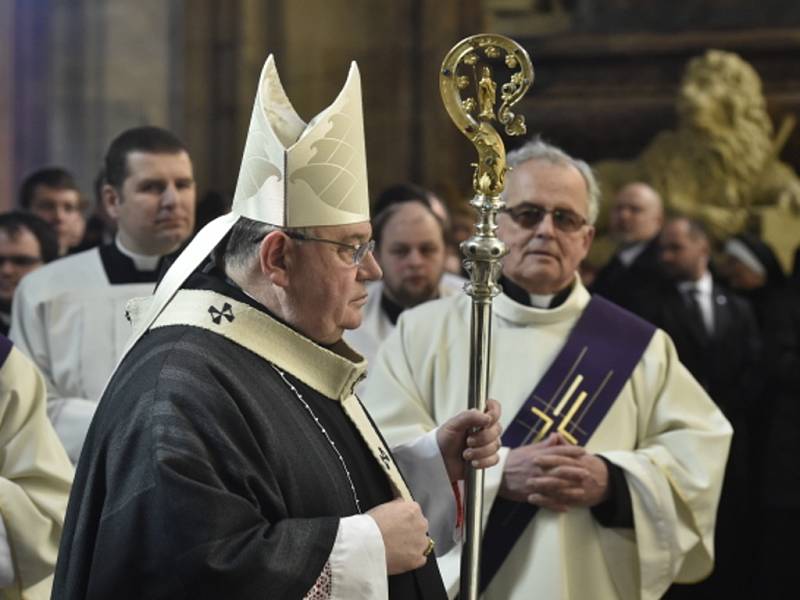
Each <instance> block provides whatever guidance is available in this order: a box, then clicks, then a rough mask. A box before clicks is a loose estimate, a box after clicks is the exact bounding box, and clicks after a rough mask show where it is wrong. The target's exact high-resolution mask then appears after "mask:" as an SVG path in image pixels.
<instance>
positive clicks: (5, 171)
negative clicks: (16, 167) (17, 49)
mask: <svg viewBox="0 0 800 600" xmlns="http://www.w3.org/2000/svg"><path fill="white" fill-rule="evenodd" d="M13 31H14V4H13V3H12V2H10V1H9V0H0V56H4V57H6V58H5V59H2V60H0V212H5V211H7V210H10V209H11V208H12V207H13V205H14V181H13V164H12V161H13V160H14V118H13V110H14V97H13V90H14V71H13V64H14V36H13Z"/></svg>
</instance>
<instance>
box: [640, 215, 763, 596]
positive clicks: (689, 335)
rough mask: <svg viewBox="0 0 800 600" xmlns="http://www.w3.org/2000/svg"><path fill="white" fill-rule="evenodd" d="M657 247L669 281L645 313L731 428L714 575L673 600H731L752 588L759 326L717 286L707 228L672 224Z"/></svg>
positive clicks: (650, 298) (677, 590) (650, 297)
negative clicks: (751, 469) (753, 432)
mask: <svg viewBox="0 0 800 600" xmlns="http://www.w3.org/2000/svg"><path fill="white" fill-rule="evenodd" d="M658 247H659V258H660V261H661V264H662V265H663V269H664V273H665V274H666V276H667V277H668V280H667V281H665V282H664V283H662V285H661V286H660V287H657V288H655V289H653V290H651V291H650V292H649V294H647V295H646V296H645V297H644V298H643V300H644V301H643V303H642V312H641V314H642V316H643V317H644V318H646V319H647V320H648V321H650V322H651V323H653V324H655V325H657V326H658V327H661V328H662V329H664V331H666V332H667V333H668V334H669V335H670V337H671V338H672V340H673V341H674V342H675V348H676V349H677V351H678V357H679V358H680V360H681V362H682V363H683V364H684V365H686V367H687V368H688V369H689V371H690V372H691V373H692V375H694V377H695V378H696V379H697V381H698V382H699V383H700V384H701V385H702V386H703V387H704V388H705V389H706V391H707V392H708V395H709V396H710V397H711V398H712V399H713V400H714V402H715V403H716V404H717V406H719V408H720V409H721V410H722V412H723V413H724V414H725V416H726V418H727V419H728V420H729V421H730V423H731V425H733V430H734V436H733V440H732V443H731V451H730V458H729V460H728V465H727V469H726V472H725V481H724V484H723V487H722V497H721V499H720V503H719V510H718V513H717V527H716V531H715V548H716V562H715V568H714V572H713V573H712V574H711V576H710V577H709V578H708V579H707V580H705V581H703V582H701V583H699V584H697V585H692V586H678V587H674V588H673V589H672V590H671V591H670V593H669V597H670V598H727V597H734V596H737V595H739V594H740V593H742V591H743V590H747V589H748V587H747V586H748V584H749V581H748V577H749V574H750V572H751V571H750V569H751V566H752V565H751V563H752V552H753V548H754V545H755V544H754V539H753V533H754V532H753V528H752V527H751V526H750V524H751V522H752V520H751V515H750V513H749V507H748V497H749V495H750V484H749V473H748V463H749V455H750V443H751V442H750V435H751V427H750V426H751V424H750V422H749V416H750V414H751V411H752V407H751V406H750V404H751V402H753V401H755V399H756V398H757V397H758V392H759V391H760V390H759V388H758V381H757V377H756V373H755V369H756V368H757V361H758V354H759V334H758V328H757V326H756V322H755V318H754V316H753V313H752V310H751V308H750V306H749V304H748V303H747V301H746V300H744V299H743V298H741V297H740V296H737V295H736V294H734V293H732V292H731V291H730V290H728V289H726V288H725V287H724V286H722V285H720V284H719V283H718V282H717V281H715V280H714V277H713V275H712V273H711V271H710V269H709V262H710V259H711V243H710V240H709V236H708V234H707V233H706V231H705V228H704V226H703V224H702V223H700V222H699V221H697V220H695V219H690V218H687V217H674V218H672V219H670V220H668V221H667V222H666V224H665V225H664V228H663V230H662V231H661V234H660V236H659V238H658ZM754 517H755V515H752V518H754Z"/></svg>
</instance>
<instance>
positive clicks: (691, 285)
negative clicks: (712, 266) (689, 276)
mask: <svg viewBox="0 0 800 600" xmlns="http://www.w3.org/2000/svg"><path fill="white" fill-rule="evenodd" d="M678 289H679V290H680V291H681V292H684V293H685V292H688V291H689V290H692V289H694V290H697V291H698V292H699V293H700V295H701V296H710V295H711V291H712V290H713V289H714V281H713V280H712V279H711V273H709V272H708V271H706V272H705V273H703V275H702V276H701V277H700V279H698V280H697V281H681V282H680V283H679V284H678Z"/></svg>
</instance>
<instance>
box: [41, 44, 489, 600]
mask: <svg viewBox="0 0 800 600" xmlns="http://www.w3.org/2000/svg"><path fill="white" fill-rule="evenodd" d="M360 90H361V88H360V83H359V79H358V72H357V70H356V69H355V66H354V67H353V68H352V69H351V74H350V77H349V78H348V80H347V82H346V84H345V87H344V89H343V90H342V91H341V93H340V94H339V95H338V96H337V98H336V100H335V101H334V103H333V105H331V106H330V107H329V108H328V109H326V110H324V111H323V112H322V113H320V114H319V115H318V116H317V117H316V118H314V119H313V120H312V121H311V123H310V124H308V125H307V124H306V123H305V122H304V121H302V120H301V119H300V117H299V116H298V115H297V113H296V112H295V111H294V109H293V108H292V106H291V104H290V102H289V100H288V98H287V97H286V94H285V92H284V91H283V89H282V86H281V84H280V80H279V79H278V75H277V70H276V69H275V65H274V60H273V59H272V57H270V58H269V59H268V60H267V64H266V65H265V67H264V70H263V72H262V77H261V81H260V82H259V86H258V92H257V96H256V101H255V103H254V104H255V106H254V109H253V116H252V120H251V125H250V128H249V129H248V137H247V141H246V143H245V150H244V157H243V159H242V166H241V171H240V175H239V181H238V184H237V186H236V193H235V195H234V200H233V204H232V210H231V212H230V213H228V214H226V215H223V216H221V217H218V218H217V219H215V220H214V221H212V222H210V223H209V224H208V225H206V226H205V227H204V228H203V229H202V230H201V231H200V232H198V234H197V235H196V236H195V237H194V239H193V240H192V242H191V243H190V244H189V245H188V246H187V247H186V248H185V249H184V250H183V252H181V254H180V256H178V258H176V260H175V262H174V263H173V264H172V266H171V267H170V268H169V270H168V271H167V272H166V273H165V275H164V277H163V279H162V280H161V281H160V283H159V285H158V287H157V288H156V291H155V294H154V295H153V296H152V297H151V298H148V299H146V300H145V301H144V302H142V303H132V305H131V314H132V317H133V321H134V336H133V338H132V340H131V343H130V346H129V351H127V352H126V354H125V356H124V358H123V359H122V361H121V362H120V365H119V368H118V369H117V370H116V372H115V373H114V375H113V376H112V378H111V380H110V382H109V384H108V388H107V389H106V391H105V392H104V394H103V398H102V400H101V401H100V407H99V409H98V411H97V415H96V417H95V420H94V422H93V423H92V426H91V429H90V430H89V435H88V437H87V439H86V446H85V449H84V451H83V454H82V455H81V458H80V463H79V466H78V471H77V475H76V481H75V485H74V486H73V495H72V497H71V499H70V504H69V508H68V511H67V519H66V524H65V528H64V535H63V537H62V542H61V548H60V552H59V559H58V565H57V567H56V580H55V584H54V591H53V597H54V598H56V599H57V600H78V599H80V600H100V599H105V598H114V599H115V600H127V599H131V600H133V599H139V598H148V599H150V600H157V599H189V598H191V599H193V600H203V599H206V598H208V599H210V598H232V599H234V598H235V599H239V598H242V599H244V598H275V599H278V598H281V599H282V598H287V599H289V598H291V599H299V598H309V599H317V598H328V599H330V600H336V599H342V600H386V598H387V597H388V598H389V599H391V600H446V594H445V591H444V589H443V587H442V583H441V580H440V578H439V574H438V572H437V570H436V562H435V560H434V557H433V555H432V553H433V550H434V546H435V547H436V549H437V550H439V549H442V548H444V549H446V548H447V547H448V546H449V545H452V543H453V534H454V526H455V524H456V522H457V517H456V515H457V512H456V502H455V499H456V494H455V493H454V491H453V487H452V484H453V483H454V482H456V481H458V480H459V479H461V478H462V477H463V471H464V460H470V461H472V463H473V464H474V465H475V466H476V467H478V468H483V467H487V466H491V465H492V464H494V463H495V462H496V460H497V454H496V451H497V439H498V436H499V426H498V425H497V418H498V416H499V407H498V405H497V404H496V403H494V402H492V403H491V404H490V411H489V414H482V413H480V412H478V411H462V413H461V414H460V415H458V416H457V417H456V418H455V419H452V420H450V421H449V422H448V423H446V424H445V425H444V426H443V427H442V428H440V429H439V430H438V431H436V432H435V433H434V434H432V435H430V436H424V437H423V438H422V439H420V440H417V441H415V442H414V443H412V444H409V445H408V446H407V447H406V448H401V449H399V450H398V451H397V454H395V453H394V451H390V449H389V447H388V446H386V444H385V442H384V441H383V439H382V438H381V436H380V433H379V432H378V431H377V429H376V428H375V426H374V425H373V423H372V421H371V420H370V418H369V416H368V415H367V414H366V412H365V411H364V409H363V406H362V405H361V403H360V401H359V400H358V398H357V396H356V394H355V393H354V391H353V390H354V386H355V385H356V383H357V382H358V381H359V380H360V379H361V378H362V377H363V375H364V371H365V369H366V363H365V361H364V359H363V357H361V356H360V355H358V354H357V353H356V352H355V351H354V350H352V349H351V348H350V347H349V346H348V345H347V344H346V343H345V342H344V341H342V339H341V337H342V332H343V331H344V330H345V329H348V328H353V327H357V326H358V323H359V321H360V320H361V308H362V306H363V304H364V301H365V300H366V289H365V284H366V282H368V281H370V280H373V279H375V278H377V277H380V267H379V266H378V265H377V263H376V262H375V259H374V257H373V256H372V249H373V248H374V244H373V242H372V241H371V240H370V233H371V231H370V230H371V228H370V223H369V201H368V195H367V180H366V174H367V173H366V160H365V159H366V153H365V150H364V139H363V121H362V115H361V97H360ZM331 125H332V126H331ZM338 125H344V126H343V127H339V126H338ZM332 149H333V151H331V150H332ZM320 152H322V156H320V154H319V153H320ZM329 152H330V153H329ZM334 183H336V185H333V184H334ZM215 249H216V252H217V253H218V254H219V256H218V257H217V258H218V260H216V261H213V262H212V261H208V260H207V258H208V256H209V253H211V252H212V251H214V250H215ZM475 427H483V429H481V430H480V431H479V432H478V431H475V430H474V428H475ZM467 442H469V448H466V446H467ZM396 460H397V461H398V462H395V461H396ZM405 461H408V462H405ZM398 463H400V466H398ZM408 465H411V467H413V468H411V469H408V470H406V469H404V471H403V475H404V476H401V474H400V468H403V467H406V466H408ZM415 484H416V485H415ZM410 490H413V491H414V492H415V493H419V494H420V496H416V498H417V499H418V500H419V502H420V505H422V506H423V507H425V510H426V512H425V515H426V517H427V518H428V519H429V521H428V520H426V518H425V517H423V512H422V510H423V509H422V508H421V507H420V505H418V504H417V503H416V501H414V500H413V499H412V496H411V491H410ZM434 539H435V540H436V542H435V543H434V541H433V540H434Z"/></svg>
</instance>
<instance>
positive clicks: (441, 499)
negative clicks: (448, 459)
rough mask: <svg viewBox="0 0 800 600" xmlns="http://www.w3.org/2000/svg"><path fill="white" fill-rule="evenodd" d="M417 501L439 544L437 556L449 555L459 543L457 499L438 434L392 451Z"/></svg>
mask: <svg viewBox="0 0 800 600" xmlns="http://www.w3.org/2000/svg"><path fill="white" fill-rule="evenodd" d="M392 454H393V455H394V458H395V460H396V461H397V463H398V465H399V466H400V470H401V471H402V472H403V477H404V478H405V480H406V483H407V484H408V487H409V489H410V490H411V493H412V495H413V496H414V500H416V501H417V502H419V504H420V506H421V507H422V514H424V515H425V518H426V519H428V528H429V532H428V534H429V535H430V536H431V538H432V539H433V541H434V542H435V544H436V546H435V548H434V549H435V552H436V556H442V555H443V554H445V553H446V552H448V551H449V550H450V549H451V548H452V547H453V546H454V545H455V543H456V541H458V539H457V535H458V533H459V532H460V529H457V528H456V520H457V519H458V507H457V506H456V495H455V492H454V491H453V486H452V484H451V483H450V479H449V477H448V475H447V470H446V469H445V466H444V461H443V460H442V453H441V451H440V450H439V444H438V442H437V441H436V430H435V429H434V430H432V431H430V432H428V433H426V434H425V435H421V436H419V437H417V438H416V439H415V440H413V441H411V442H408V443H406V444H400V445H399V446H394V447H393V448H392Z"/></svg>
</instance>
